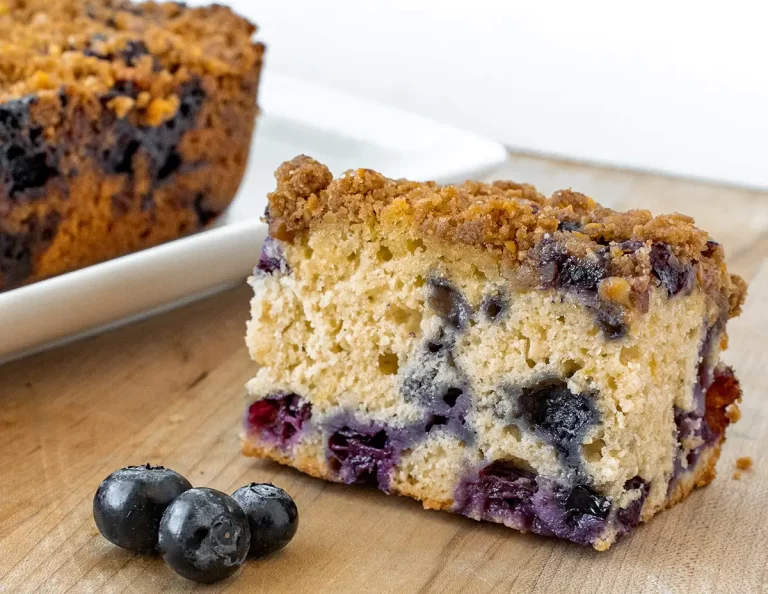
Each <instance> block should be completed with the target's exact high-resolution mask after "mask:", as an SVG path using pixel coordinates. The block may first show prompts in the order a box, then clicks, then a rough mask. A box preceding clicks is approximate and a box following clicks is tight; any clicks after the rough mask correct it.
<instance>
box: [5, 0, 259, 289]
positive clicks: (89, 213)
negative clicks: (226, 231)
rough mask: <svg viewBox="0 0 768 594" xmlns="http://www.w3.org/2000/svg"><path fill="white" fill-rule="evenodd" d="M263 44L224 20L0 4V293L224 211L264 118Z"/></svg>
mask: <svg viewBox="0 0 768 594" xmlns="http://www.w3.org/2000/svg"><path fill="white" fill-rule="evenodd" d="M254 31H255V28H254V26H253V25H252V24H251V23H249V22H248V21H246V20H245V19H243V18H240V17H238V16H237V15H235V14H234V13H233V12H232V11H231V10H230V9H228V8H226V7H223V6H212V7H207V8H188V7H186V6H184V5H183V4H180V3H161V4H157V3H154V2H147V3H134V2H131V1H130V0H55V1H51V0H3V1H0V291H3V290H8V289H12V288H15V287H18V286H20V285H23V284H27V283H30V282H34V281H36V280H40V279H43V278H47V277H50V276H54V275H56V274H60V273H62V272H67V271H70V270H74V269H77V268H81V267H84V266H87V265H90V264H94V263H96V262H100V261H103V260H106V259H109V258H112V257H115V256H120V255H123V254H126V253H129V252H132V251H135V250H139V249H142V248H146V247H151V246H154V245H157V244H159V243H162V242H164V241H168V240H171V239H175V238H177V237H180V236H182V235H186V234H188V233H191V232H193V231H196V230H198V229H200V228H202V227H205V226H206V225H208V224H209V223H210V222H211V221H212V220H213V219H215V218H216V217H217V216H218V215H219V214H220V213H221V212H222V211H223V210H224V209H225V208H226V207H227V205H228V204H229V202H230V201H231V200H232V198H233V197H234V196H235V194H236V192H237V189H238V187H239V185H240V180H241V178H242V175H243V172H244V169H245V166H246V163H247V159H248V152H249V147H250V143H251V137H252V133H253V126H254V119H255V116H256V113H257V105H256V96H257V90H258V84H259V74H260V70H261V62H262V54H263V49H264V48H263V46H262V45H261V44H259V43H255V42H254V41H253V39H252V37H253V33H254Z"/></svg>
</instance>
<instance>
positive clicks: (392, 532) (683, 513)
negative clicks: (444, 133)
mask: <svg viewBox="0 0 768 594" xmlns="http://www.w3.org/2000/svg"><path fill="white" fill-rule="evenodd" d="M654 183H655V182H654ZM696 192H699V190H698V189H697V190H696ZM652 195H655V196H659V194H658V193H656V194H652ZM750 200H752V198H750ZM754 204H755V206H754V208H755V209H763V210H764V209H765V208H766V206H765V205H766V203H765V202H757V201H755V202H754ZM744 209H745V210H746V209H747V206H746V203H745V205H744ZM656 210H662V209H661V208H657V209H656ZM663 210H670V209H669V208H664V209H663ZM755 212H757V210H756V211H755ZM706 216H709V215H706ZM712 216H713V217H714V216H715V215H714V214H713V215H712ZM731 220H732V219H731ZM726 227H727V225H723V226H722V228H723V233H724V234H725V235H728V228H726ZM733 231H734V233H733V235H734V237H733V241H734V242H736V243H737V242H738V241H739V239H740V237H739V236H738V234H737V233H736V227H734V228H733ZM757 235H758V233H757V232H755V236H757ZM755 236H753V241H757V242H758V243H757V244H753V245H760V244H759V241H760V239H759V237H757V239H756V240H755ZM742 239H743V238H742ZM763 243H765V242H763ZM726 245H728V244H726ZM763 247H765V246H763ZM730 253H734V252H733V251H731V252H730ZM752 253H754V252H752ZM738 257H739V256H738V251H737V262H739V263H740V267H741V269H743V270H747V269H749V270H753V269H754V266H755V265H754V264H753V263H752V262H751V260H749V254H748V253H746V252H745V253H744V254H743V256H742V259H741V260H738ZM745 258H746V259H745ZM249 297H250V292H249V290H248V289H247V288H246V287H241V288H238V289H235V290H232V291H229V292H226V293H223V294H221V295H218V296H216V297H212V298H210V299H208V300H206V301H203V302H200V303H197V304H194V305H191V306H188V307H186V308H184V309H181V310H178V311H175V312H172V313H170V314H166V315H164V316H161V317H158V318H154V319H150V320H147V321H144V322H141V323H138V324H134V325H132V326H129V327H126V328H122V329H119V330H116V331H113V332H110V333H108V334H105V335H102V336H98V337H94V338H91V339H87V340H85V341H81V342H79V343H76V344H73V345H70V346H68V347H65V348H61V349H58V350H56V351H53V352H49V353H46V354H43V355H38V356H35V357H32V358H30V359H27V360H25V361H21V362H17V363H14V364H10V365H7V366H4V367H0V592H2V593H6V592H56V593H58V592H99V593H102V592H104V593H118V592H126V593H127V592H142V593H144V592H152V593H154V592H191V591H205V592H232V593H239V592H281V593H282V592H285V593H291V594H303V593H315V592H354V593H358V592H360V593H362V592H366V593H367V592H375V593H379V592H392V593H410V592H434V593H437V592H556V593H561V592H562V593H565V592H606V593H614V592H649V593H651V592H659V593H661V592H664V593H667V592H680V593H696V594H699V593H706V592H712V593H715V592H716V593H721V592H738V593H751V592H768V569H767V568H766V566H767V565H768V461H767V456H766V453H765V452H766V451H767V450H768V401H767V400H766V398H765V396H764V393H765V387H764V386H765V384H766V376H767V375H768V345H766V341H767V340H768V306H766V305H765V304H766V303H768V269H766V268H764V269H763V270H762V272H760V273H759V274H757V276H756V277H755V278H754V279H753V280H752V284H751V292H750V297H749V300H748V305H747V310H746V312H745V314H744V315H743V317H742V318H740V319H739V320H736V321H735V322H733V323H732V324H731V326H730V336H731V349H730V351H729V352H728V354H727V359H728V361H729V362H730V363H732V364H733V365H734V366H735V367H736V370H737V373H738V375H739V377H740V378H741V380H742V384H743V386H744V390H745V394H746V397H745V401H744V404H743V407H742V410H743V413H744V414H743V418H742V420H741V421H740V422H739V423H738V425H736V426H735V427H733V428H732V429H731V430H730V431H729V434H728V435H729V439H728V442H727V444H726V446H725V449H724V452H723V457H722V459H721V461H720V464H719V466H718V469H719V476H718V478H717V480H716V481H715V482H714V483H713V484H712V485H711V486H709V487H708V488H706V489H703V490H700V491H698V492H696V493H694V494H693V495H692V496H691V498H690V499H689V500H688V501H686V502H685V503H684V504H682V505H680V506H677V507H675V508H674V509H672V510H669V511H667V512H664V513H663V514H661V515H660V516H658V517H657V518H655V519H654V520H653V521H652V522H651V523H649V524H648V525H647V526H641V527H640V528H639V529H638V530H637V531H636V532H635V533H634V534H633V535H631V536H630V537H628V538H625V539H623V540H622V541H620V542H619V543H618V544H617V545H616V546H615V547H614V548H613V549H611V550H610V551H608V552H606V553H597V552H595V551H593V550H591V549H585V548H581V547H578V546H575V545H571V544H566V543H561V542H557V541H554V540H551V539H546V538H540V537H536V536H531V535H521V534H518V533H516V532H513V531H511V530H508V529H506V528H503V527H501V526H497V525H492V524H481V523H478V522H474V521H472V520H468V519H466V518H461V517H458V516H454V515H451V514H448V513H444V512H434V511H425V510H423V509H422V508H421V506H420V505H419V504H418V503H416V502H414V501H410V500H408V499H404V498H399V497H387V496H385V495H383V494H380V493H378V492H375V491H372V490H366V489H363V488H356V487H343V486H339V485H332V484H328V483H325V482H322V481H319V480H315V479H311V478H308V477H305V476H303V475H301V474H299V473H297V472H295V471H292V470H290V469H287V468H282V467H279V466H276V465H274V464H271V463H267V462H261V461H254V460H248V459H244V458H242V457H241V456H240V455H239V452H238V441H237V433H238V428H239V424H240V423H239V419H240V416H241V412H242V404H243V387H242V386H243V384H244V383H245V382H246V380H247V379H249V377H250V376H251V375H252V374H253V371H254V369H253V364H252V363H251V362H250V361H249V359H248V357H247V354H246V351H245V347H244V345H243V334H244V323H245V317H246V315H247V310H248V305H247V304H248V299H249ZM62 315H63V314H62ZM741 456H751V457H753V458H754V461H755V467H754V469H753V470H751V471H747V472H744V473H743V476H742V478H741V480H738V481H737V480H734V479H733V478H732V475H733V473H734V471H735V466H734V464H735V460H736V459H737V458H738V457H741ZM144 462H153V463H157V464H164V465H166V466H169V467H171V468H174V469H176V470H178V471H180V472H182V473H184V474H185V475H186V476H188V477H189V478H190V480H191V481H192V482H193V484H195V485H198V486H212V487H216V488H218V489H221V490H224V491H228V492H231V491H233V490H234V489H235V488H237V487H239V486H241V485H243V484H246V483H248V482H250V481H272V482H274V483H276V484H278V485H280V486H282V487H284V488H285V489H286V490H287V491H288V492H289V493H291V494H292V495H293V496H294V497H295V499H296V501H297V503H298V506H299V509H300V517H301V521H300V527H299V532H298V534H297V536H296V538H295V540H294V541H293V542H292V543H291V544H290V545H289V547H288V548H286V549H285V550H284V551H282V552H281V553H279V554H277V555H275V556H273V557H271V558H268V559H266V560H263V561H255V562H249V563H247V564H246V566H245V568H244V570H243V571H242V572H241V573H240V574H239V575H238V576H237V577H235V578H234V579H231V580H229V581H227V582H224V583H222V584H218V585H216V586H212V587H206V588H203V587H202V586H197V585H195V584H192V583H190V582H187V581H185V580H184V579H182V578H180V577H178V576H176V575H175V574H174V573H173V572H171V571H170V570H169V569H168V568H166V567H165V566H164V564H163V562H162V561H161V560H159V559H157V558H151V557H142V556H137V555H134V554H131V553H128V552H126V551H122V550H120V549H118V548H116V547H114V546H112V545H110V544H109V543H108V542H106V541H105V540H104V539H103V538H101V536H100V535H99V534H98V533H97V531H96V528H95V526H94V523H93V519H92V516H91V501H92V497H93V494H94V491H95V489H96V487H97V486H98V484H99V482H100V481H101V480H102V479H103V478H104V477H105V476H106V475H108V474H109V473H110V472H112V471H113V470H115V469H117V468H119V467H122V466H125V465H128V464H140V463H144Z"/></svg>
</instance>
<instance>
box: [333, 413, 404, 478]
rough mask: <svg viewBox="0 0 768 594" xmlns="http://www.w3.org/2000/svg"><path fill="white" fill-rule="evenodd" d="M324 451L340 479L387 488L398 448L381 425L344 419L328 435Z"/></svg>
mask: <svg viewBox="0 0 768 594" xmlns="http://www.w3.org/2000/svg"><path fill="white" fill-rule="evenodd" d="M350 425H352V426H350ZM327 454H328V463H329V466H330V468H331V470H332V471H333V472H334V473H335V474H336V476H338V477H339V479H340V480H341V481H342V482H344V483H347V484H360V485H370V486H374V487H377V488H378V489H380V490H381V491H384V492H387V491H389V482H390V479H391V475H392V471H393V469H394V467H395V464H396V463H397V457H398V452H396V450H395V444H394V443H393V441H392V439H391V438H390V435H389V434H388V432H387V429H386V428H384V427H383V426H380V425H378V424H375V423H371V424H369V425H366V424H364V423H359V422H355V421H354V420H352V419H348V420H347V421H346V422H345V423H344V424H343V425H342V426H341V427H340V428H338V429H337V430H336V431H334V432H333V433H332V434H331V435H330V437H329V438H328V445H327Z"/></svg>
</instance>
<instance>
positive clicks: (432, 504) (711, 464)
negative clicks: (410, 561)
mask: <svg viewBox="0 0 768 594" xmlns="http://www.w3.org/2000/svg"><path fill="white" fill-rule="evenodd" d="M313 437H316V439H314V438H313ZM724 441H725V440H724V438H721V439H720V440H719V441H718V442H716V443H714V444H712V445H710V446H707V447H705V448H703V449H702V450H701V452H700V453H699V455H698V459H697V460H696V462H695V463H694V464H692V465H691V466H689V467H688V468H687V469H685V470H684V471H682V472H680V473H679V474H678V475H677V476H676V477H675V478H674V479H673V480H672V481H671V483H670V488H669V492H668V496H667V500H666V502H665V503H664V505H663V506H661V507H656V508H655V509H652V508H650V506H648V505H645V501H641V503H642V507H639V508H638V509H636V513H637V521H636V522H633V523H634V524H636V523H639V522H647V521H648V520H650V519H651V518H652V517H653V516H654V515H656V513H658V512H659V511H662V510H663V509H668V508H670V507H672V506H674V505H676V504H678V503H680V502H682V501H683V500H685V499H686V498H687V497H688V496H689V495H690V494H691V493H692V492H693V490H694V489H696V488H698V487H705V486H707V485H709V484H710V483H711V482H712V481H713V480H714V479H715V476H716V470H715V467H716V465H717V461H718V459H719V458H720V452H721V448H722V444H723V442H724ZM241 443H242V451H243V454H245V455H246V456H250V457H257V458H266V459H270V460H272V461H274V462H277V463H279V464H283V465H285V466H289V467H292V468H295V469H296V470H299V471H301V472H303V473H305V474H308V475H310V476H312V477H315V478H319V479H324V480H327V481H331V482H336V483H345V482H347V481H344V480H343V478H342V477H341V476H340V475H339V474H338V473H337V472H334V471H333V470H332V469H331V467H330V466H329V464H328V462H327V457H326V451H325V447H324V442H323V441H322V440H321V436H320V435H319V434H317V435H315V436H313V435H312V434H309V435H307V436H305V438H304V439H302V442H301V444H297V446H298V447H296V448H295V449H294V451H293V452H291V453H289V452H287V451H285V450H284V449H283V448H281V447H280V446H279V445H271V444H268V443H264V442H262V441H261V440H259V439H258V438H257V437H253V436H250V437H249V436H248V435H243V436H242V437H241ZM421 470H422V471H423V473H424V474H423V477H424V480H421V481H419V482H418V484H416V485H415V486H414V485H413V484H410V483H409V482H408V481H397V480H393V481H392V482H391V484H390V486H389V487H388V489H387V491H386V493H387V494H390V495H402V496H406V497H411V498H413V499H416V500H417V501H420V502H421V503H422V505H423V506H424V508H425V509H432V510H441V511H450V512H454V513H459V514H461V515H464V516H466V517H469V518H472V519H475V520H489V521H492V522H496V523H502V524H505V525H507V526H508V527H510V528H513V529H516V530H518V531H520V532H528V530H526V529H525V528H523V527H521V526H519V525H516V524H515V523H514V522H511V521H505V519H504V518H501V517H498V518H489V517H487V516H485V515H484V516H483V517H479V516H478V514H477V513H472V512H471V511H470V510H469V509H466V508H465V509H459V508H457V501H456V499H455V497H453V496H452V497H446V496H445V492H444V490H443V489H440V488H437V487H434V486H431V485H430V480H429V479H428V478H426V477H429V476H430V469H429V468H423V469H421ZM393 475H394V476H395V477H396V476H397V475H398V472H397V470H395V472H393ZM454 478H455V481H454V489H453V493H458V492H459V491H460V490H461V488H462V487H461V485H462V481H463V480H465V477H463V476H455V477H454ZM630 506H631V504H630ZM632 528H634V526H622V525H616V524H615V523H612V524H608V525H607V526H605V527H604V528H603V530H602V532H601V533H600V534H599V536H597V537H596V538H595V539H594V540H592V541H591V542H589V543H586V542H584V543H581V544H591V546H592V547H593V548H595V549H596V550H598V551H605V550H607V549H609V548H610V547H611V545H612V544H613V543H614V542H615V541H616V539H617V537H618V536H620V535H621V534H623V533H626V532H629V531H630V530H631V529H632ZM530 531H532V532H537V533H539V534H542V533H544V535H547V534H546V531H542V530H541V529H537V528H535V527H533V528H532V529H531V530H530Z"/></svg>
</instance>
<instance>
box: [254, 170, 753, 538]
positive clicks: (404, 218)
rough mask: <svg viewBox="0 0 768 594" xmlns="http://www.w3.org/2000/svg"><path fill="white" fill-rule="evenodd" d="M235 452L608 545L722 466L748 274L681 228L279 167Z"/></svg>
mask: <svg viewBox="0 0 768 594" xmlns="http://www.w3.org/2000/svg"><path fill="white" fill-rule="evenodd" d="M276 177H277V189H276V190H275V191H274V192H273V193H272V194H270V195H269V207H268V211H267V221H268V223H269V232H270V237H269V239H268V240H267V242H266V243H265V245H264V251H263V254H262V257H261V260H260V262H259V264H258V266H257V267H256V269H255V271H254V275H253V277H252V279H251V281H250V282H251V284H252V285H253V289H254V291H255V297H254V299H253V302H252V309H251V314H252V319H251V321H250V323H249V325H248V333H247V343H248V347H249V349H250V354H251V356H252V358H253V359H254V360H255V361H256V362H257V363H258V364H259V368H258V371H257V373H256V376H255V377H254V378H253V380H251V381H250V382H249V384H248V386H247V392H248V403H247V407H246V410H245V415H244V418H245V427H244V432H243V444H244V451H245V453H246V454H249V455H254V456H264V457H268V458H272V459H273V460H276V461H278V462H281V463H283V464H288V465H290V466H293V467H295V468H298V469H299V470H302V471H304V472H306V473H308V474H310V475H313V476H316V477H321V478H324V479H328V480H331V481H338V482H342V483H355V484H368V485H372V486H374V487H377V488H378V489H380V490H382V491H384V492H386V493H396V494H400V495H407V496H410V497H413V498H415V499H418V500H420V501H422V502H423V504H424V506H425V507H427V508H433V509H442V510H451V511H454V512H456V513H460V514H463V515H466V516H469V517H470V518H474V519H477V520H487V521H492V522H499V523H503V524H505V525H507V526H509V527H511V528H515V529H517V530H521V531H530V532H535V533H538V534H542V535H548V536H554V537H557V538H561V539H565V540H569V541H572V542H575V543H579V544H582V545H590V546H592V547H594V548H596V549H599V550H604V549H607V548H608V547H610V546H611V544H613V543H614V541H615V540H616V538H617V537H619V536H621V535H622V534H625V533H627V532H629V531H631V530H632V529H633V528H635V527H636V526H637V525H638V524H639V523H640V522H644V521H647V520H649V519H650V518H651V517H652V516H653V515H655V514H656V513H657V512H659V511H661V510H662V509H664V508H665V507H667V506H670V505H672V504H674V503H676V502H678V501H681V500H682V499H684V498H685V497H686V496H687V495H688V494H689V493H690V492H691V490H692V489H693V488H694V487H697V486H703V485H706V484H708V483H709V482H711V481H712V479H713V478H714V476H715V464H716V462H717V459H718V456H719V454H720V448H721V446H722V444H723V442H724V440H725V432H726V428H727V426H728V424H729V423H730V421H731V420H732V419H733V420H735V419H736V418H737V408H736V407H737V401H738V400H739V399H740V396H741V391H740V389H739V384H738V382H737V380H736V379H735V377H734V375H733V372H732V371H731V370H730V369H729V368H728V367H726V366H725V365H724V364H723V363H721V362H720V360H719V355H720V352H721V350H722V349H724V348H725V346H726V344H727V338H726V322H727V321H728V319H729V318H731V317H733V316H735V315H737V314H738V313H739V312H740V309H741V305H742V303H743V300H744V296H745V292H746V285H745V283H744V281H743V280H741V279H740V278H739V277H737V276H733V275H731V274H729V273H728V272H727V269H726V265H725V260H724V252H723V248H722V246H720V245H719V244H718V243H716V242H715V241H713V240H711V239H710V238H709V237H708V235H707V234H706V233H705V232H703V231H701V230H699V229H698V228H696V227H695V226H694V222H693V220H692V219H690V218H689V217H686V216H683V215H679V214H675V215H666V216H657V217H653V216H651V214H650V213H648V212H646V211H640V210H637V211H630V212H623V213H622V212H615V211H613V210H609V209H606V208H602V207H600V206H599V205H598V204H596V203H595V202H594V201H593V200H592V199H590V198H588V197H587V196H584V195H582V194H578V193H576V192H572V191H562V192H557V193H556V194H554V195H553V196H552V197H549V198H545V197H544V196H542V195H540V194H539V193H538V192H536V190H535V189H534V188H533V187H531V186H527V185H518V184H514V183H511V182H496V183H494V184H484V183H475V182H467V183H465V184H463V185H458V186H440V185H437V184H435V183H416V182H410V181H404V180H391V179H387V178H385V177H384V176H382V175H380V174H378V173H376V172H373V171H370V170H365V169H359V170H356V171H349V172H347V173H346V174H344V175H343V176H341V177H340V178H338V179H333V176H332V175H331V173H330V172H329V170H328V169H327V168H326V167H325V166H324V165H322V164H320V163H318V162H316V161H314V160H312V159H310V158H308V157H298V158H296V159H294V160H293V161H290V162H288V163H285V164H283V165H282V166H281V167H280V169H279V170H278V171H277V173H276Z"/></svg>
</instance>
